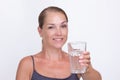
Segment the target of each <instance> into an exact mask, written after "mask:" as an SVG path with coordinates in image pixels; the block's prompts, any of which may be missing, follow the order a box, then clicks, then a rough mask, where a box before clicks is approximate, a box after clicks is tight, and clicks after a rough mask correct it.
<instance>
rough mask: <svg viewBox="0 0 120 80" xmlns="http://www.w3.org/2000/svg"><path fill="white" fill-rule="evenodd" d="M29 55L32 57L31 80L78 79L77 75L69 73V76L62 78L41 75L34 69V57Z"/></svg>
mask: <svg viewBox="0 0 120 80" xmlns="http://www.w3.org/2000/svg"><path fill="white" fill-rule="evenodd" d="M31 57H32V61H33V73H32V78H31V80H79V78H78V77H77V75H76V74H71V75H70V76H69V77H67V78H64V79H59V78H50V77H46V76H43V75H41V74H39V73H38V72H37V71H36V70H35V63H34V58H33V56H31Z"/></svg>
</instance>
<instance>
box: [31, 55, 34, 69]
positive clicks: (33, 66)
mask: <svg viewBox="0 0 120 80" xmlns="http://www.w3.org/2000/svg"><path fill="white" fill-rule="evenodd" d="M31 58H32V62H33V71H34V70H35V62H34V57H33V56H31Z"/></svg>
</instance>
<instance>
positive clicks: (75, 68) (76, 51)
mask: <svg viewBox="0 0 120 80" xmlns="http://www.w3.org/2000/svg"><path fill="white" fill-rule="evenodd" d="M86 45H87V43H86V42H81V41H76V42H69V43H68V53H69V58H70V65H71V73H74V74H77V73H80V74H81V73H85V72H86V67H85V66H83V65H80V62H79V57H80V56H81V54H82V53H83V52H84V51H86Z"/></svg>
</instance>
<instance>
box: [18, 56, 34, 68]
mask: <svg viewBox="0 0 120 80" xmlns="http://www.w3.org/2000/svg"><path fill="white" fill-rule="evenodd" d="M19 66H20V67H24V68H30V66H31V67H32V59H31V56H25V57H23V58H22V59H21V60H20V62H19ZM28 66H29V67H28Z"/></svg>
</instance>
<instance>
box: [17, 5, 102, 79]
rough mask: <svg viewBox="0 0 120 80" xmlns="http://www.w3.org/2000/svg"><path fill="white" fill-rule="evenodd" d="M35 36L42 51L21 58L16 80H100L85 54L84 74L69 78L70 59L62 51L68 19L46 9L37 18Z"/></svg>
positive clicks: (60, 12) (83, 60)
mask: <svg viewBox="0 0 120 80" xmlns="http://www.w3.org/2000/svg"><path fill="white" fill-rule="evenodd" d="M38 32H39V34H40V36H41V37H42V45H43V47H42V50H41V51H40V52H39V53H37V54H35V55H32V56H27V57H24V58H23V59H22V60H21V61H20V63H19V66H18V70H17V74H16V80H79V78H81V77H82V78H83V80H101V76H100V74H99V73H98V72H97V71H96V70H94V69H93V68H92V66H91V63H90V55H89V52H84V55H83V56H82V57H81V58H80V64H83V65H85V66H86V67H87V72H86V73H84V74H71V72H70V62H69V56H68V54H67V53H66V52H64V51H63V50H62V46H63V45H64V44H65V42H66V40H67V36H68V18H67V15H66V13H65V12H64V11H63V10H62V9H60V8H58V7H53V6H51V7H48V8H45V9H44V10H43V11H42V12H41V13H40V15H39V27H38Z"/></svg>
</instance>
